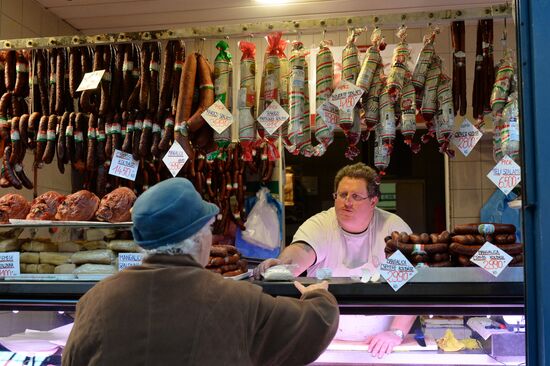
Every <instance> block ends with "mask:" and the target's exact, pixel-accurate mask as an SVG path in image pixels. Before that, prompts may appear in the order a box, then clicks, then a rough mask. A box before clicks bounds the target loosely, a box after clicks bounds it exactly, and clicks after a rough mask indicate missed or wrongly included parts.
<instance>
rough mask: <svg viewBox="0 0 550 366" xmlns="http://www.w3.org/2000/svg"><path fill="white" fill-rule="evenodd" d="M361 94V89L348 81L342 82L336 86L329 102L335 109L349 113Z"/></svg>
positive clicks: (362, 91)
mask: <svg viewBox="0 0 550 366" xmlns="http://www.w3.org/2000/svg"><path fill="white" fill-rule="evenodd" d="M363 93H364V90H363V89H362V88H359V87H357V86H355V85H354V84H352V83H350V82H349V81H346V80H342V81H340V83H339V84H338V87H337V88H336V89H334V92H333V93H332V95H331V96H330V99H329V100H330V102H331V103H332V104H334V106H335V107H336V108H338V109H340V110H342V111H344V112H347V113H350V112H351V111H353V108H354V107H355V105H356V104H357V102H358V101H359V99H360V98H361V95H363Z"/></svg>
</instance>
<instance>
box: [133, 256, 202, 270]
mask: <svg viewBox="0 0 550 366" xmlns="http://www.w3.org/2000/svg"><path fill="white" fill-rule="evenodd" d="M143 265H144V266H151V267H180V266H189V267H199V268H203V267H202V266H201V265H200V264H199V263H198V262H197V261H196V260H195V259H193V257H191V256H190V255H189V254H184V255H166V254H153V255H150V256H147V257H145V258H144V259H143Z"/></svg>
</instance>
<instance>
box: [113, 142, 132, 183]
mask: <svg viewBox="0 0 550 366" xmlns="http://www.w3.org/2000/svg"><path fill="white" fill-rule="evenodd" d="M138 167H139V161H137V160H134V158H133V157H132V154H128V153H125V152H124V151H120V150H115V154H114V155H113V160H112V161H111V167H110V168H109V174H111V175H115V176H117V177H121V178H124V179H129V180H132V181H134V180H136V175H137V171H138Z"/></svg>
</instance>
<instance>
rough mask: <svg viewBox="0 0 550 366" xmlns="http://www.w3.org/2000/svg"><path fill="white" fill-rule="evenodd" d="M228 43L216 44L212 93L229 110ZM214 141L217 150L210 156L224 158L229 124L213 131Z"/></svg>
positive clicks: (227, 142)
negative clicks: (220, 129) (219, 130)
mask: <svg viewBox="0 0 550 366" xmlns="http://www.w3.org/2000/svg"><path fill="white" fill-rule="evenodd" d="M228 48H229V45H228V44H227V42H226V41H225V40H222V41H219V42H218V43H217V44H216V49H217V50H218V51H219V53H218V55H217V56H216V59H215V60H214V93H215V100H219V101H220V102H222V103H223V104H224V106H225V108H227V110H228V111H229V112H231V111H232V109H233V106H232V94H231V81H232V80H233V64H232V63H231V58H232V56H231V54H230V53H229V51H228V50H227V49H228ZM214 142H215V143H216V145H217V147H218V150H217V154H215V155H210V157H212V158H214V157H217V158H219V159H222V160H225V159H226V158H227V156H226V155H227V148H228V147H229V144H230V143H231V126H229V127H227V128H226V129H225V130H224V131H222V132H221V133H218V132H216V131H214Z"/></svg>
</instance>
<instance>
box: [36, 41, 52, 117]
mask: <svg viewBox="0 0 550 366" xmlns="http://www.w3.org/2000/svg"><path fill="white" fill-rule="evenodd" d="M46 69H47V67H46V58H45V57H44V51H43V50H38V51H37V53H36V77H37V81H38V90H39V91H40V106H41V112H42V115H44V116H47V115H49V114H50V106H49V101H48V100H49V97H48V95H49V94H48V84H47V82H48V75H47V71H46Z"/></svg>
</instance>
